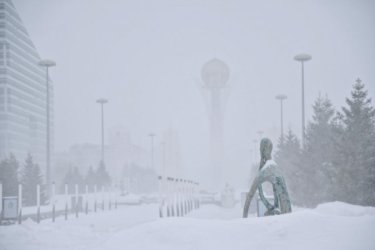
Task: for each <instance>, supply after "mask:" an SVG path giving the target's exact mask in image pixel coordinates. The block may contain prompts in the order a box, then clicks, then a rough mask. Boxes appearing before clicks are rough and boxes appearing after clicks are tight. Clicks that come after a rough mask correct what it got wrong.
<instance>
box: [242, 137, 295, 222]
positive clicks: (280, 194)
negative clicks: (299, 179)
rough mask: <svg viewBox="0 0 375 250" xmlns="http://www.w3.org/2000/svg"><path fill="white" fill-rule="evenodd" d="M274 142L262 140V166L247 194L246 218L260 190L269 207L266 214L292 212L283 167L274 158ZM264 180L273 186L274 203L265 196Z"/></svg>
mask: <svg viewBox="0 0 375 250" xmlns="http://www.w3.org/2000/svg"><path fill="white" fill-rule="evenodd" d="M271 153H272V142H271V140H270V139H268V138H263V139H262V141H261V142H260V155H261V160H260V166H259V171H258V175H257V176H256V177H255V179H254V181H253V184H252V185H251V187H250V191H249V193H248V194H247V196H246V202H245V206H244V210H243V217H244V218H246V217H247V214H248V212H249V206H250V202H251V200H252V199H253V197H254V195H255V193H256V191H257V190H258V192H259V196H260V199H261V200H262V202H263V204H264V206H265V207H266V208H267V212H266V213H265V214H264V215H265V216H268V215H275V214H285V213H290V212H292V206H291V203H290V199H289V194H288V189H287V187H286V183H285V180H284V177H283V174H282V171H281V169H280V168H279V167H278V166H277V164H276V163H275V162H274V161H273V160H272V156H271ZM264 182H270V183H271V184H272V188H273V195H274V203H273V204H271V203H270V202H269V201H268V200H267V199H266V197H265V196H264V193H263V189H262V184H263V183H264Z"/></svg>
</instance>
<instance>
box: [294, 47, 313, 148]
mask: <svg viewBox="0 0 375 250" xmlns="http://www.w3.org/2000/svg"><path fill="white" fill-rule="evenodd" d="M294 60H296V61H298V62H301V66H302V147H304V145H305V83H304V81H305V79H304V67H303V66H304V62H306V61H309V60H311V56H310V55H308V54H298V55H296V56H295V57H294Z"/></svg>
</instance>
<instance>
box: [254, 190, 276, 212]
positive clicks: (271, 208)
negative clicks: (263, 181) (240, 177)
mask: <svg viewBox="0 0 375 250" xmlns="http://www.w3.org/2000/svg"><path fill="white" fill-rule="evenodd" d="M258 192H259V196H260V199H261V200H262V202H263V204H264V205H265V206H266V208H267V210H273V209H274V208H275V206H273V205H271V203H269V201H268V200H267V199H266V197H265V196H264V193H263V187H262V185H259V187H258ZM275 197H276V196H275Z"/></svg>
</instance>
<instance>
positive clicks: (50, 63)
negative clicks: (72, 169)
mask: <svg viewBox="0 0 375 250" xmlns="http://www.w3.org/2000/svg"><path fill="white" fill-rule="evenodd" d="M39 66H42V67H45V68H46V115H47V124H46V133H47V138H46V139H47V141H46V185H47V196H48V197H50V194H51V147H50V122H49V120H50V101H49V68H50V67H53V66H56V63H55V62H54V61H52V60H49V59H45V60H41V61H40V62H39Z"/></svg>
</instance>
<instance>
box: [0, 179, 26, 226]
mask: <svg viewBox="0 0 375 250" xmlns="http://www.w3.org/2000/svg"><path fill="white" fill-rule="evenodd" d="M0 196H1V195H0ZM21 223H22V184H18V224H21Z"/></svg>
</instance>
